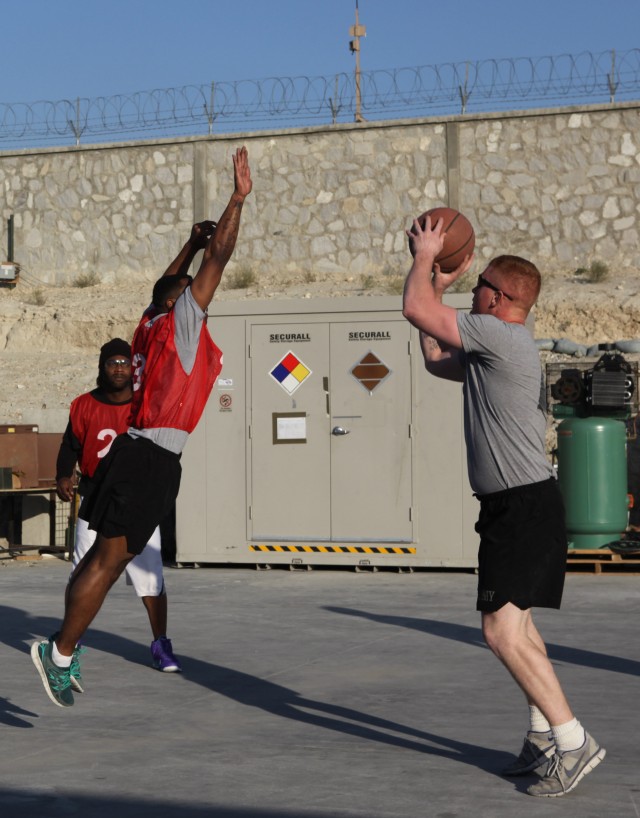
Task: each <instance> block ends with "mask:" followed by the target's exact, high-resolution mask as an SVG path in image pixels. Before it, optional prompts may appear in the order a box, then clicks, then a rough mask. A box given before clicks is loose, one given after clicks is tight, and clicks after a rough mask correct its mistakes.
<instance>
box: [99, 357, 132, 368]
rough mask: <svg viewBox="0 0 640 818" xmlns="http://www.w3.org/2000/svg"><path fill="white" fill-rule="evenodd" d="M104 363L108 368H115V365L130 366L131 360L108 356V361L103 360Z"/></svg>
mask: <svg viewBox="0 0 640 818" xmlns="http://www.w3.org/2000/svg"><path fill="white" fill-rule="evenodd" d="M104 365H105V366H108V367H109V368H110V369H115V367H116V366H121V367H129V366H131V361H130V360H129V359H128V358H109V360H108V361H105V362H104Z"/></svg>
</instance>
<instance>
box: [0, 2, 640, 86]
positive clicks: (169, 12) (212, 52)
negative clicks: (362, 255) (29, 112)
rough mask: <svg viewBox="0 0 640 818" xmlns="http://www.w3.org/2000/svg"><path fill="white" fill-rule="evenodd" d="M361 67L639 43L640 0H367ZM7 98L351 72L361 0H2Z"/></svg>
mask: <svg viewBox="0 0 640 818" xmlns="http://www.w3.org/2000/svg"><path fill="white" fill-rule="evenodd" d="M359 11H360V22H361V24H363V25H365V26H366V28H367V37H366V39H365V40H363V41H362V50H361V67H362V70H363V71H372V70H377V69H385V68H397V67H403V66H419V65H431V64H441V63H448V62H462V61H466V60H470V61H477V60H483V59H488V58H501V57H535V56H546V55H556V54H563V53H574V54H577V53H579V52H581V51H585V50H588V51H594V52H602V51H607V50H609V49H616V51H618V52H623V51H626V50H629V49H632V48H636V47H640V0H536V2H528V1H527V0H449V2H433V0H423V2H416V1H415V0H359ZM0 13H1V14H2V29H3V31H2V67H3V68H2V71H1V72H0V102H34V101H37V100H59V99H75V98H76V97H97V96H109V95H112V94H117V93H128V92H133V91H147V90H152V89H155V88H171V87H176V86H182V85H189V84H197V85H200V84H205V83H209V82H211V81H213V80H215V81H230V80H237V79H261V78H265V77H273V76H276V77H277V76H297V75H308V76H318V75H329V76H330V75H332V74H334V73H339V72H353V70H354V63H355V60H354V57H353V55H352V54H351V53H350V51H349V47H348V43H349V39H350V37H349V33H348V29H349V26H350V25H352V24H353V22H354V17H355V0H297V2H294V0H244V2H237V0H224V1H222V0H198V1H197V2H196V0H155V2H151V0H108V2H97V0H58V2H53V1H52V0H0Z"/></svg>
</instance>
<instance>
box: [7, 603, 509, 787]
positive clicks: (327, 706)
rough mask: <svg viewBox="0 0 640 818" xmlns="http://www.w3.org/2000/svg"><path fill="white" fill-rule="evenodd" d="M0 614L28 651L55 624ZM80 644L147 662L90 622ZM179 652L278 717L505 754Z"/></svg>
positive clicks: (200, 676)
mask: <svg viewBox="0 0 640 818" xmlns="http://www.w3.org/2000/svg"><path fill="white" fill-rule="evenodd" d="M0 617H2V621H3V623H5V629H4V632H3V634H2V637H1V638H2V641H3V642H5V643H6V644H7V645H9V646H11V647H13V648H15V649H16V650H17V651H19V652H21V653H26V652H27V651H28V646H27V642H28V641H30V639H32V638H37V637H38V636H42V635H43V634H49V633H52V632H53V631H54V630H55V629H56V628H57V626H58V624H59V622H58V620H53V619H51V618H49V617H32V616H31V615H30V614H28V613H26V612H25V611H22V610H20V609H17V608H10V607H7V606H0ZM86 644H87V645H88V646H89V648H90V649H92V650H102V651H104V652H106V653H111V654H113V655H116V656H118V657H120V658H124V659H127V660H129V661H131V662H133V663H134V664H139V665H144V666H145V667H147V666H148V663H149V659H148V652H149V648H148V646H147V645H146V644H145V645H142V644H140V643H138V642H134V641H133V640H131V639H127V638H126V637H123V636H119V635H117V634H112V633H106V632H104V631H100V630H97V629H94V628H92V629H91V630H90V631H89V632H88V634H87V640H86ZM181 658H182V660H183V668H184V672H183V674H182V681H183V682H186V683H190V684H196V685H199V686H201V687H203V688H205V689H207V690H210V691H211V692H212V693H216V694H218V695H220V696H224V697H225V698H228V699H232V700H233V701H236V702H238V703H239V704H242V705H244V706H246V707H252V708H256V709H259V710H263V711H265V712H266V713H271V714H273V715H275V716H278V717H280V718H286V719H291V720H293V721H296V722H300V723H302V724H306V725H309V726H310V727H314V728H320V729H323V730H331V731H334V732H337V733H342V734H343V735H347V736H351V737H353V738H357V739H361V740H365V741H374V742H378V743H381V744H385V745H388V746H392V747H398V748H402V749H406V750H412V751H414V752H418V753H424V754H426V755H434V756H441V757H444V758H451V759H453V760H456V761H460V762H463V763H465V764H470V765H472V766H474V767H478V768H479V769H482V770H485V771H487V772H492V773H496V774H497V772H496V771H497V770H498V769H499V768H500V767H501V765H502V764H503V763H504V762H505V760H506V759H507V758H508V757H509V756H508V754H505V753H503V752H501V751H497V750H492V749H490V748H487V747H484V746H482V745H477V744H470V743H467V742H463V741H457V740H455V739H451V738H448V737H446V736H440V735H437V734H436V733H431V732H428V731H425V730H419V729H417V728H415V727H411V726H409V725H405V724H401V723H399V722H396V721H393V720H391V719H386V718H382V717H379V716H374V715H371V714H369V713H365V712H362V711H361V710H356V709H354V708H352V707H346V706H342V705H340V704H333V703H329V702H323V701H319V700H316V699H311V698H308V697H306V696H304V695H301V694H299V693H298V692H297V691H295V690H292V689H291V688H288V687H284V686H283V685H280V684H276V683H275V682H271V681H268V680H267V679H262V678H260V677H259V676H254V675H252V674H249V673H244V672H242V671H239V670H235V669H233V668H228V667H224V666H222V665H217V664H213V663H211V662H205V661H203V660H201V659H198V658H196V657H191V656H186V655H184V654H181Z"/></svg>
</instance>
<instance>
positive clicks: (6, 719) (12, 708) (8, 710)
mask: <svg viewBox="0 0 640 818" xmlns="http://www.w3.org/2000/svg"><path fill="white" fill-rule="evenodd" d="M23 717H24V718H23ZM27 718H30V719H37V718H38V714H37V713H32V712H31V710H23V709H22V707H18V705H17V704H13V703H12V702H11V699H6V698H5V697H4V696H0V724H6V725H7V727H33V724H31V722H30V721H27Z"/></svg>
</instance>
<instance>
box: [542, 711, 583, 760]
mask: <svg viewBox="0 0 640 818" xmlns="http://www.w3.org/2000/svg"><path fill="white" fill-rule="evenodd" d="M551 730H552V732H553V738H554V739H555V742H556V747H557V748H558V751H559V752H561V753H566V752H567V751H569V750H577V749H578V748H579V747H582V745H583V744H584V742H585V738H586V735H585V732H584V727H583V726H582V725H581V724H580V722H579V721H578V719H571V721H568V722H566V723H565V724H558V725H557V726H556V725H554V726H552V727H551Z"/></svg>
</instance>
